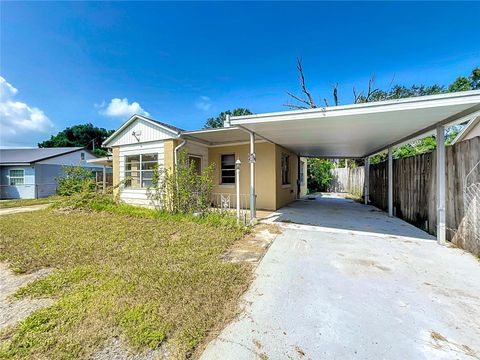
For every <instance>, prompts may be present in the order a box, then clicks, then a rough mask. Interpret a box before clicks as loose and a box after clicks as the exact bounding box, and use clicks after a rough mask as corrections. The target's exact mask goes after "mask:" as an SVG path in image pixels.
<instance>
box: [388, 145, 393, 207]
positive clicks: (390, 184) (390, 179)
mask: <svg viewBox="0 0 480 360" xmlns="http://www.w3.org/2000/svg"><path fill="white" fill-rule="evenodd" d="M388 216H390V217H392V216H393V159H392V148H391V147H389V148H388Z"/></svg>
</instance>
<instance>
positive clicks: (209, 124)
mask: <svg viewBox="0 0 480 360" xmlns="http://www.w3.org/2000/svg"><path fill="white" fill-rule="evenodd" d="M252 114H253V113H252V112H251V111H250V110H248V109H246V108H237V109H233V110H227V111H223V112H221V113H220V114H218V116H217V117H211V118H208V119H207V121H206V122H205V125H204V128H205V129H211V128H221V127H223V122H224V121H225V118H226V116H227V115H230V116H243V115H252Z"/></svg>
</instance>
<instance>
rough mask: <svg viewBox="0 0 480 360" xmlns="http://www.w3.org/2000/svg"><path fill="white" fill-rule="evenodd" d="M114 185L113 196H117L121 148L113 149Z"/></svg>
mask: <svg viewBox="0 0 480 360" xmlns="http://www.w3.org/2000/svg"><path fill="white" fill-rule="evenodd" d="M112 173H113V175H112V176H113V179H112V185H113V194H114V195H115V196H117V195H118V193H119V190H120V188H119V184H120V148H119V147H114V148H112Z"/></svg>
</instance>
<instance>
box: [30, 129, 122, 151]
mask: <svg viewBox="0 0 480 360" xmlns="http://www.w3.org/2000/svg"><path fill="white" fill-rule="evenodd" d="M113 132H114V130H106V129H104V128H99V127H96V126H93V125H92V124H90V123H88V124H81V125H74V126H72V127H67V128H66V129H64V130H62V131H60V132H59V133H58V134H57V135H52V136H50V139H49V140H45V141H43V142H41V143H39V144H38V147H40V148H45V147H77V146H78V147H85V148H87V149H90V150H93V152H94V153H95V154H97V155H98V156H104V155H106V154H107V150H106V149H105V148H102V143H103V141H104V140H105V139H106V138H107V137H109V136H110V135H111V134H113Z"/></svg>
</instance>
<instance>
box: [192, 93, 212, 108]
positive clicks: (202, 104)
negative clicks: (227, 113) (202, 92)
mask: <svg viewBox="0 0 480 360" xmlns="http://www.w3.org/2000/svg"><path fill="white" fill-rule="evenodd" d="M195 106H196V107H197V109H200V110H203V111H208V110H209V109H210V108H211V107H212V101H211V100H210V98H209V97H208V96H200V99H198V100H197V101H196V102H195Z"/></svg>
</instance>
